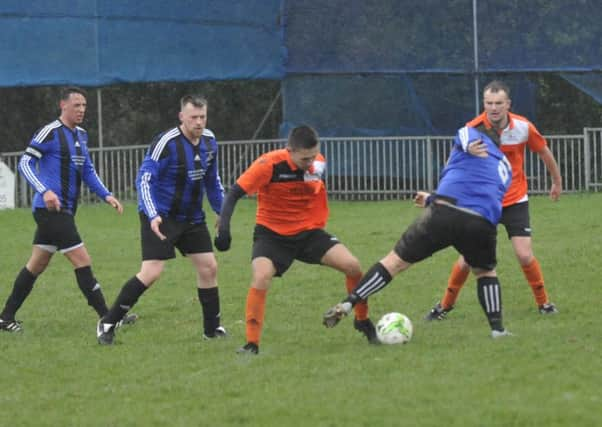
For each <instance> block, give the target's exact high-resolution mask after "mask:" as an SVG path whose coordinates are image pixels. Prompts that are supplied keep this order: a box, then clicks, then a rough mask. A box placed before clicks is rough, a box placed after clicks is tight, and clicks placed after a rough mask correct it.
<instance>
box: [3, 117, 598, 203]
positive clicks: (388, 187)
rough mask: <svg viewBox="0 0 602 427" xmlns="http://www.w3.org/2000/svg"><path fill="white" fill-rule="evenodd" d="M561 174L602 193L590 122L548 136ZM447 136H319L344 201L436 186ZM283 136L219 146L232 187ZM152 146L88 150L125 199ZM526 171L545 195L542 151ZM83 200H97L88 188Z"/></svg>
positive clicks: (336, 192) (23, 189)
mask: <svg viewBox="0 0 602 427" xmlns="http://www.w3.org/2000/svg"><path fill="white" fill-rule="evenodd" d="M546 138H547V140H548V144H549V147H550V149H551V150H552V152H553V153H554V156H555V157H556V160H557V161H558V164H559V166H560V170H561V173H562V179H563V188H564V191H566V192H583V191H602V128H585V129H584V131H583V135H553V136H547V137H546ZM452 140H453V138H452V137H451V136H450V137H439V136H438V137H434V136H426V137H380V138H357V137H355V138H322V139H321V141H322V143H321V151H322V153H323V154H324V156H325V157H326V159H327V162H328V163H327V164H328V166H327V173H326V185H327V188H328V193H329V195H330V197H331V198H333V199H339V200H386V199H400V198H407V197H409V196H411V195H412V194H414V193H415V192H416V191H417V190H433V189H434V188H436V187H437V184H438V182H439V173H440V171H441V169H442V167H443V165H444V164H445V161H446V160H447V157H448V156H449V151H450V149H451V146H452ZM285 142H286V141H285V140H284V139H274V140H254V141H225V142H220V144H219V150H220V151H219V169H220V176H221V178H222V181H223V183H224V186H226V187H229V186H231V185H232V184H233V183H234V182H235V181H236V178H237V177H238V176H239V175H240V173H241V172H242V171H244V170H245V169H246V168H247V167H248V166H249V165H250V164H251V162H252V161H253V160H254V159H255V158H257V157H258V156H259V155H261V154H262V153H265V152H267V151H270V150H273V149H276V148H281V147H284V145H285ZM147 148H148V146H147V145H134V146H126V147H105V148H102V149H100V148H91V149H90V155H91V157H92V161H93V162H94V164H95V166H96V168H97V170H98V172H99V175H100V176H101V178H102V179H103V181H104V182H105V184H106V185H107V187H108V188H109V189H110V190H111V191H112V192H113V193H114V194H115V196H116V197H118V198H119V199H121V200H135V198H136V188H135V180H136V174H137V172H138V169H139V167H140V164H141V163H142V160H143V158H144V154H145V152H146V150H147ZM21 154H22V153H21V152H13V153H2V154H1V156H2V160H3V161H4V162H5V163H6V164H7V165H8V166H9V167H10V168H11V170H13V172H16V170H17V168H16V166H17V163H18V160H19V158H20V156H21ZM525 171H526V173H527V179H528V180H529V188H530V193H531V194H545V193H547V191H548V190H549V188H550V184H551V183H550V177H549V175H548V173H547V170H546V168H545V165H544V164H543V162H542V161H541V160H540V159H539V157H538V156H537V155H536V154H534V153H531V152H529V151H528V154H527V156H526V160H525ZM15 181H16V184H15V186H16V188H15V204H16V206H19V207H25V206H29V205H30V203H31V197H32V190H31V188H30V186H29V185H28V184H27V182H26V181H25V180H24V179H23V178H22V177H21V176H20V175H19V174H17V178H16V180H15ZM82 199H83V201H84V202H90V201H95V200H96V197H95V196H94V195H91V194H90V192H89V191H88V189H87V188H85V187H84V188H83V190H82Z"/></svg>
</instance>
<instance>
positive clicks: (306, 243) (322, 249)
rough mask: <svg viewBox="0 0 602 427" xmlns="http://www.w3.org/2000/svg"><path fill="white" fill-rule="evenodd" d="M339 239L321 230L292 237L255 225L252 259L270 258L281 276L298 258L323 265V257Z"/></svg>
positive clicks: (304, 232) (277, 273)
mask: <svg viewBox="0 0 602 427" xmlns="http://www.w3.org/2000/svg"><path fill="white" fill-rule="evenodd" d="M338 243H340V242H339V240H338V239H337V238H336V237H334V236H331V235H330V234H328V233H327V232H326V231H324V230H322V229H316V230H308V231H303V232H301V233H299V234H295V235H293V236H283V235H281V234H278V233H276V232H275V231H272V230H270V229H269V228H267V227H264V226H263V225H259V224H257V225H255V231H254V232H253V254H252V256H251V259H255V258H259V257H266V258H269V259H270V260H271V261H272V263H273V264H274V267H275V268H276V276H282V275H283V274H284V273H285V272H286V270H288V268H289V267H290V266H291V264H292V263H293V261H294V260H296V259H298V260H299V261H303V262H305V263H308V264H320V262H321V260H322V257H323V256H324V254H325V253H326V252H328V250H329V249H330V248H332V247H333V246H334V245H336V244H338Z"/></svg>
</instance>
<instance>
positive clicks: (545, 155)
mask: <svg viewBox="0 0 602 427" xmlns="http://www.w3.org/2000/svg"><path fill="white" fill-rule="evenodd" d="M539 155H540V157H541V160H542V161H543V162H544V164H545V165H546V168H547V169H548V172H549V174H550V176H551V177H552V182H553V183H554V184H556V185H561V184H562V176H561V175H560V167H558V163H557V162H556V159H555V158H554V155H553V154H552V152H551V151H550V149H549V148H548V147H546V148H545V149H544V150H543V151H541V152H540V153H539Z"/></svg>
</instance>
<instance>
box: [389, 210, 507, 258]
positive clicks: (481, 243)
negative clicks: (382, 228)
mask: <svg viewBox="0 0 602 427" xmlns="http://www.w3.org/2000/svg"><path fill="white" fill-rule="evenodd" d="M496 236H497V228H496V227H495V226H494V225H493V224H491V223H490V222H489V221H487V220H486V219H485V218H483V217H481V216H479V215H474V214H471V213H467V212H464V211H462V210H460V209H456V208H453V207H450V206H446V205H439V204H436V203H433V204H431V205H429V206H428V207H427V208H426V210H425V212H424V213H423V214H422V215H421V216H420V217H419V218H417V219H416V220H415V221H414V223H413V224H411V225H410V226H409V227H408V229H407V230H406V231H405V233H403V235H402V236H401V238H400V239H399V241H398V242H397V244H396V245H395V253H397V255H399V256H400V257H401V258H402V259H403V260H405V261H407V262H410V263H416V262H418V261H422V260H423V259H425V258H428V257H429V256H431V255H433V254H434V253H435V252H437V251H439V250H441V249H444V248H447V247H448V246H453V247H454V248H455V249H456V250H457V251H458V252H460V253H461V254H462V255H463V256H464V258H465V259H466V262H467V263H468V264H469V265H470V266H471V267H473V268H480V269H483V270H493V269H494V268H495V266H496V264H497V259H496V252H495V246H496V240H497V239H496Z"/></svg>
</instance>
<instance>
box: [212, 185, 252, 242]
mask: <svg viewBox="0 0 602 427" xmlns="http://www.w3.org/2000/svg"><path fill="white" fill-rule="evenodd" d="M245 194H247V193H245V190H243V189H242V188H241V187H240V185H238V184H234V185H233V186H232V188H230V191H228V194H227V195H226V198H225V199H224V202H223V203H222V210H221V213H220V215H219V218H220V222H219V224H220V225H219V229H220V230H228V231H229V230H230V218H232V213H233V212H234V206H236V202H238V199H240V198H241V197H242V196H244V195H245Z"/></svg>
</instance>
